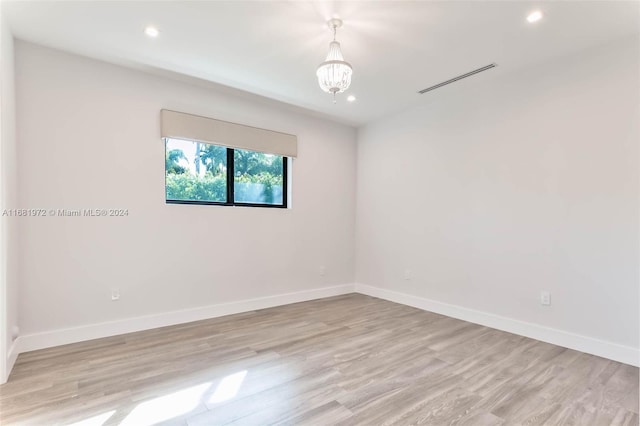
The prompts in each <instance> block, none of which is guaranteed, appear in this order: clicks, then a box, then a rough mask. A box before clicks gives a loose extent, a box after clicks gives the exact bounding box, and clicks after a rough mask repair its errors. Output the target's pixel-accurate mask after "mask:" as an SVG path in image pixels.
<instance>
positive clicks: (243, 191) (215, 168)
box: [165, 138, 287, 208]
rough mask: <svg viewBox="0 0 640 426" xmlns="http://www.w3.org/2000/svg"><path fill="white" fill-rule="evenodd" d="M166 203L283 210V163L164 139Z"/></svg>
mask: <svg viewBox="0 0 640 426" xmlns="http://www.w3.org/2000/svg"><path fill="white" fill-rule="evenodd" d="M165 189H166V201H167V203H179V204H217V205H227V206H253V207H281V208H284V207H287V157H283V156H280V155H273V154H265V153H262V152H257V151H249V150H244V149H232V148H226V147H223V146H218V145H212V144H208V143H203V142H194V141H188V140H182V139H172V138H165Z"/></svg>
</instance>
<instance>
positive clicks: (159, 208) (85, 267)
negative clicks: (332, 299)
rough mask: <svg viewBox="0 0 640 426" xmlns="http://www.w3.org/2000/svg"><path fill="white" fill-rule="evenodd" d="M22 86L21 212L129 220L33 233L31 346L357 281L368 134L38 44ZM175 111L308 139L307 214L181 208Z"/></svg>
mask: <svg viewBox="0 0 640 426" xmlns="http://www.w3.org/2000/svg"><path fill="white" fill-rule="evenodd" d="M16 78H17V79H16V88H17V89H16V90H17V113H18V135H19V192H20V193H19V205H20V206H21V207H23V208H42V209H58V208H68V209H75V208H124V209H128V210H129V216H128V217H124V218H117V217H116V218H91V217H88V218H83V217H70V218H62V217H45V218H25V219H20V220H19V223H20V226H21V232H22V241H21V247H20V255H21V270H20V273H21V275H20V277H21V286H22V288H21V297H20V300H21V303H20V326H21V329H22V332H23V333H24V334H25V335H27V337H28V336H29V335H34V333H36V334H37V333H42V332H46V331H52V330H60V329H65V328H69V327H78V326H84V325H90V324H96V323H102V322H105V321H115V320H120V319H126V318H132V317H138V316H144V315H151V314H160V313H165V312H169V311H174V310H183V309H191V308H196V307H202V306H207V305H214V304H220V303H226V302H233V301H238V300H243V299H249V298H257V297H263V296H272V295H278V294H282V293H289V292H300V291H306V290H312V289H317V288H323V287H327V286H333V285H341V284H352V283H353V280H354V232H355V231H354V227H355V160H356V134H355V130H354V129H352V128H350V127H347V126H343V125H340V124H336V123H333V122H329V121H324V120H322V119H319V118H314V117H311V116H309V115H305V114H303V113H297V112H292V111H291V108H290V107H285V106H283V105H282V104H279V103H277V102H273V101H266V100H264V99H260V98H258V97H253V96H234V95H231V94H229V93H223V92H221V91H216V90H212V89H205V88H203V87H200V86H197V85H192V84H188V83H186V82H178V81H174V80H170V79H165V78H162V77H157V76H153V75H150V74H146V73H143V72H139V71H134V70H130V69H126V68H122V67H118V66H114V65H109V64H106V63H102V62H98V61H95V60H90V59H87V58H82V57H79V56H74V55H70V54H66V53H62V52H59V51H55V50H50V49H47V48H44V47H40V46H36V45H32V44H28V43H25V42H17V44H16ZM162 108H169V109H173V110H177V111H184V112H189V113H194V114H199V115H204V116H209V117H214V118H218V119H223V120H228V121H233V122H237V123H242V124H247V125H252V126H257V127H263V128H267V129H272V130H277V131H282V132H286V133H292V134H296V135H297V136H298V147H299V157H298V158H297V159H295V160H294V162H293V171H292V175H293V176H292V181H293V187H292V206H293V207H292V208H291V209H287V210H282V209H260V208H242V207H236V208H234V207H220V206H191V205H167V204H165V201H164V146H163V142H162V140H161V139H160V130H159V129H160V127H159V126H160V123H159V116H160V109H162ZM321 266H325V267H326V275H325V276H324V277H322V276H320V274H319V269H320V267H321ZM112 287H119V289H120V293H121V299H120V301H117V302H112V301H111V300H110V289H111V288H112ZM93 337H95V336H93ZM85 338H86V336H85ZM54 340H55V339H54ZM36 346H37V345H36Z"/></svg>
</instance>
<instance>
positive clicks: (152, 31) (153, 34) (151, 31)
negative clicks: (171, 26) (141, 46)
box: [144, 27, 160, 38]
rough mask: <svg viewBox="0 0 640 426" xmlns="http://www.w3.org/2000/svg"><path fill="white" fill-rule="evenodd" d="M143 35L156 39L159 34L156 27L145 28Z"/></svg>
mask: <svg viewBox="0 0 640 426" xmlns="http://www.w3.org/2000/svg"><path fill="white" fill-rule="evenodd" d="M144 33H145V34H146V35H148V36H149V37H153V38H156V37H158V34H160V31H158V29H157V28H156V27H146V28H145V29H144Z"/></svg>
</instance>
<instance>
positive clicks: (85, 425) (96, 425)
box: [68, 410, 116, 426]
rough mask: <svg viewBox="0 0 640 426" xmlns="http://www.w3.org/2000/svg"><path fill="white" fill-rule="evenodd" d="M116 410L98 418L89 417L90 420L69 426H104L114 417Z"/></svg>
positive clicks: (99, 415)
mask: <svg viewBox="0 0 640 426" xmlns="http://www.w3.org/2000/svg"><path fill="white" fill-rule="evenodd" d="M115 412H116V410H112V411H108V412H106V413H102V414H98V415H97V416H93V417H89V418H88V419H84V420H80V421H79V422H75V423H72V424H70V425H68V426H102V425H103V424H104V423H105V422H106V421H107V420H109V417H111V416H113V413H115Z"/></svg>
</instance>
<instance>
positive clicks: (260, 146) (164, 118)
mask: <svg viewBox="0 0 640 426" xmlns="http://www.w3.org/2000/svg"><path fill="white" fill-rule="evenodd" d="M160 121H161V133H162V137H163V138H175V139H187V140H192V141H199V142H205V143H211V144H215V145H221V146H226V147H228V148H238V149H247V150H250V151H259V152H265V153H268V154H277V155H282V156H283V157H296V156H297V154H298V138H297V137H296V136H294V135H289V134H286V133H280V132H274V131H273V130H265V129H259V128H257V127H251V126H245V125H242V124H236V123H230V122H228V121H222V120H216V119H213V118H207V117H201V116H198V115H192V114H186V113H184V112H177V111H169V110H166V109H163V110H162V111H160Z"/></svg>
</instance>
